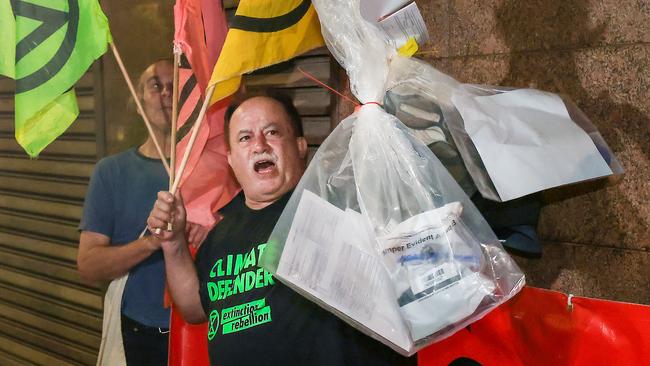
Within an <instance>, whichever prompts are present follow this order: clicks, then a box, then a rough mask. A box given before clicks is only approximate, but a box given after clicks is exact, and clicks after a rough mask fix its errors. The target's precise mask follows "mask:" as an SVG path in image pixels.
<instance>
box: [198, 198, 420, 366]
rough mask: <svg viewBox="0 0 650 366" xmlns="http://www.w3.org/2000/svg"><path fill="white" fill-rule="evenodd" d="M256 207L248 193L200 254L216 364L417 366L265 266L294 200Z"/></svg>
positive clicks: (225, 213)
mask: <svg viewBox="0 0 650 366" xmlns="http://www.w3.org/2000/svg"><path fill="white" fill-rule="evenodd" d="M289 196H290V193H287V194H286V195H285V196H283V197H282V198H281V199H280V200H278V201H276V202H274V203H273V204H271V205H269V206H267V207H265V208H263V209H261V210H252V209H250V208H248V207H247V206H246V205H245V203H244V197H243V194H240V195H239V196H237V197H235V199H233V201H232V202H230V203H229V204H228V205H227V206H226V207H224V208H223V209H222V210H221V213H222V215H223V220H222V221H221V222H220V223H219V224H218V225H217V226H216V227H215V228H214V229H213V230H212V232H210V234H209V235H208V237H207V239H206V241H205V242H204V243H203V245H202V246H201V249H200V250H199V253H198V255H197V260H196V266H197V271H198V276H199V282H200V290H199V292H200V295H201V302H202V304H203V308H204V310H205V313H206V314H207V316H208V324H209V328H208V349H209V353H210V362H211V363H212V364H213V365H238V366H244V365H257V366H259V365H310V366H312V365H328V366H331V365H415V364H416V357H411V358H405V357H403V356H401V355H399V354H398V353H396V352H394V351H393V350H391V349H390V348H388V347H386V346H384V345H383V344H381V343H379V342H378V341H376V340H374V339H372V338H370V337H368V336H366V335H363V334H362V333H360V332H359V331H357V330H356V329H354V328H352V327H351V326H349V325H347V324H346V323H344V322H343V321H341V320H340V319H338V318H337V317H335V316H334V315H332V314H330V313H329V312H327V311H325V310H323V309H322V308H320V307H319V306H318V305H316V304H314V303H312V302H310V301H309V300H307V299H305V298H303V297H302V296H300V295H298V294H297V293H295V292H294V291H293V290H291V289H290V288H288V287H286V286H284V285H283V284H282V283H280V282H279V281H276V280H275V279H274V278H273V277H272V276H271V275H270V274H269V273H268V272H267V271H266V270H264V269H262V268H260V267H258V266H257V262H258V260H259V258H260V255H261V254H262V253H263V252H264V249H265V247H266V242H267V240H268V238H269V235H270V234H271V231H272V230H273V227H274V226H275V223H276V222H277V220H278V218H279V217H280V214H281V213H282V210H283V209H284V206H285V205H286V203H287V201H288V199H289Z"/></svg>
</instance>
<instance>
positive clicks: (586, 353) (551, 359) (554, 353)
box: [418, 287, 650, 366]
mask: <svg viewBox="0 0 650 366" xmlns="http://www.w3.org/2000/svg"><path fill="white" fill-rule="evenodd" d="M418 360H419V365H420V366H442V365H444V366H448V365H474V366H478V365H485V366H491V365H511V366H524V365H525V366H537V365H539V366H546V365H554V366H569V365H570V366H575V365H590V366H597V365H643V364H647V362H648V360H650V306H644V305H637V304H628V303H622V302H614V301H605V300H597V299H589V298H585V297H572V298H571V299H570V300H569V297H568V296H567V295H565V294H563V293H559V292H555V291H549V290H542V289H537V288H533V287H525V288H524V289H523V290H522V291H521V292H520V293H519V294H518V295H517V296H516V297H514V298H513V299H512V300H510V301H509V302H507V303H505V304H504V305H502V306H500V307H498V308H497V309H495V310H494V311H492V312H491V313H489V314H488V315H486V316H485V318H483V319H481V320H479V321H477V322H476V323H474V324H472V325H470V326H469V327H467V328H465V329H464V330H461V331H460V332H458V333H456V334H454V335H453V336H451V337H449V338H447V339H445V340H442V341H440V342H438V343H435V344H433V345H431V346H429V347H427V348H425V349H423V350H422V351H420V352H419V353H418Z"/></svg>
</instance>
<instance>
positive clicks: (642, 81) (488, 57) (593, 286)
mask: <svg viewBox="0 0 650 366" xmlns="http://www.w3.org/2000/svg"><path fill="white" fill-rule="evenodd" d="M417 3H418V5H419V7H420V9H421V11H422V13H423V16H424V18H425V21H426V23H427V26H428V28H429V32H430V36H431V38H432V41H431V42H430V43H429V44H426V45H424V47H422V49H421V52H420V53H419V54H418V57H420V58H423V59H425V60H427V61H429V62H431V63H432V64H433V65H434V66H436V67H437V68H439V69H441V70H443V71H444V72H446V73H448V74H450V75H452V76H454V77H455V78H457V79H458V80H460V81H463V82H468V83H480V84H493V85H508V86H515V87H535V88H539V89H542V90H548V91H553V92H561V93H565V94H567V95H569V96H570V97H571V98H573V100H574V101H575V102H576V103H577V104H578V105H579V106H580V107H581V108H582V109H583V111H584V112H585V113H586V114H587V115H588V116H589V117H590V118H591V119H592V121H593V122H594V124H595V125H596V126H597V127H598V129H599V130H600V132H601V133H602V135H603V137H604V138H605V140H606V141H607V142H608V144H609V145H610V147H611V148H612V149H613V150H614V152H615V154H616V156H617V157H618V159H619V160H620V161H621V163H622V165H623V167H624V168H625V170H626V173H625V175H624V176H623V177H621V178H620V179H610V180H601V181H598V182H594V183H589V184H579V185H574V186H571V187H568V188H563V189H556V190H553V191H550V192H546V193H545V195H544V197H545V200H546V201H547V205H546V206H545V208H544V209H543V211H542V217H541V220H540V226H539V231H540V235H541V238H542V239H543V240H544V241H545V243H544V244H545V245H544V255H543V257H542V258H541V259H537V260H528V259H523V258H517V261H518V262H519V263H520V264H521V266H522V268H523V269H524V270H525V272H526V274H527V276H528V281H529V284H531V285H533V286H539V287H545V288H551V289H556V290H560V291H564V292H567V293H573V294H575V295H582V296H591V297H597V298H605V299H612V300H620V301H629V302H637V303H644V304H650V203H649V202H650V154H649V151H650V57H649V56H650V2H649V1H646V0H636V1H635V0H599V1H596V0H545V1H541V0H519V1H507V0H418V1H417Z"/></svg>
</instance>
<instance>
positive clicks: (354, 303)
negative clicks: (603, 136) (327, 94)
mask: <svg viewBox="0 0 650 366" xmlns="http://www.w3.org/2000/svg"><path fill="white" fill-rule="evenodd" d="M313 4H314V6H315V7H316V10H317V12H318V14H319V18H320V20H321V25H322V27H323V36H324V38H325V40H326V42H327V45H328V47H329V49H330V51H331V52H332V54H333V55H334V56H335V57H336V59H337V60H338V61H339V63H341V65H342V66H343V67H345V68H346V70H347V71H348V74H349V76H350V81H351V89H352V91H353V93H354V94H355V96H357V98H358V99H359V100H360V101H361V102H363V103H368V102H377V101H383V99H384V94H385V92H386V90H387V80H388V73H389V63H390V61H391V59H395V57H396V56H395V54H394V52H393V51H392V50H391V48H390V47H389V46H388V42H387V40H386V39H384V38H383V37H384V36H383V35H382V33H381V32H379V31H377V29H375V28H374V27H373V26H372V25H370V24H369V23H366V22H365V21H364V20H363V19H362V18H361V16H360V14H359V2H358V0H352V1H350V0H335V1H332V0H314V1H313ZM406 67H410V66H406ZM260 264H261V265H262V266H263V267H264V268H266V269H267V270H269V271H270V272H272V273H273V274H274V276H275V277H276V278H278V279H279V280H281V281H282V282H283V283H285V284H287V285H288V286H290V287H292V288H293V289H294V290H296V291H297V292H299V293H300V294H302V295H303V296H305V297H307V298H309V299H310V300H312V301H314V302H316V303H318V304H319V305H321V306H323V307H324V308H325V309H327V310H329V311H331V312H332V313H334V314H336V315H337V316H339V317H340V318H341V319H343V320H345V321H347V322H348V323H350V324H351V325H353V326H355V327H356V328H358V329H359V330H361V331H362V332H364V333H366V334H368V335H370V336H372V337H375V338H376V339H378V340H380V341H382V342H384V343H385V344H387V345H389V346H390V347H392V348H393V349H395V350H396V351H398V352H400V353H402V354H405V355H410V354H413V353H414V352H416V351H417V350H418V349H420V348H421V347H423V346H425V345H427V344H429V343H431V342H434V341H436V340H440V339H442V338H445V337H448V336H450V335H451V334H453V333H454V332H456V331H458V330H460V329H462V328H463V327H465V326H466V325H468V324H470V323H472V322H474V321H476V320H478V319H480V318H481V317H482V316H484V315H485V314H486V313H487V312H489V311H490V310H491V309H493V308H494V307H496V306H498V305H499V304H501V303H503V302H504V301H506V300H507V299H509V298H510V297H512V296H513V295H514V294H516V293H517V292H518V291H519V290H520V289H521V288H522V286H523V285H524V275H523V273H522V272H521V271H520V270H519V268H518V267H517V265H516V264H515V263H514V261H513V260H512V259H511V258H510V257H509V256H508V255H507V253H506V252H505V251H504V250H503V248H502V247H501V245H500V243H499V241H498V240H497V238H496V236H495V235H494V233H493V232H492V230H491V229H490V227H489V226H488V224H487V223H486V222H485V220H484V219H483V217H482V216H481V215H480V213H479V212H478V210H477V209H476V207H475V206H474V205H473V204H472V202H471V201H470V200H469V198H468V197H467V195H466V194H465V193H464V192H463V190H462V189H461V188H460V187H459V185H458V184H457V183H456V181H455V180H454V178H453V177H452V176H451V175H450V174H449V173H448V171H447V170H446V169H445V167H444V166H443V165H442V164H441V163H440V161H439V160H438V159H437V158H436V156H435V155H434V154H433V153H432V151H431V150H430V149H429V148H428V147H427V146H426V145H424V144H423V143H422V142H421V141H420V140H419V139H418V138H416V137H415V136H414V135H413V134H412V132H411V130H410V129H409V128H407V127H406V126H405V125H404V124H403V123H402V122H400V121H399V120H398V119H397V118H396V117H395V116H393V115H391V114H389V113H386V111H384V110H383V109H382V108H381V107H380V106H378V105H376V104H365V105H364V106H363V107H361V108H359V109H358V110H357V111H355V113H353V114H352V115H351V116H349V117H347V118H346V119H345V120H343V121H342V122H341V123H340V124H339V125H338V126H337V128H336V129H335V130H334V131H333V132H332V133H331V134H330V136H329V137H328V138H327V139H326V140H325V141H324V142H323V144H322V145H321V147H320V148H319V150H318V151H317V152H316V154H315V156H314V158H313V159H312V161H311V163H310V165H309V167H308V168H307V170H306V172H305V174H304V175H303V177H302V179H301V181H300V183H299V184H298V186H297V187H296V188H295V190H294V192H293V194H292V196H291V198H290V200H289V202H288V203H287V205H286V207H285V210H284V211H283V213H282V215H281V217H280V219H279V220H278V222H277V224H276V226H275V228H274V230H273V233H272V234H271V237H270V238H269V242H268V244H267V246H266V249H265V251H264V254H263V255H262V258H261V261H260Z"/></svg>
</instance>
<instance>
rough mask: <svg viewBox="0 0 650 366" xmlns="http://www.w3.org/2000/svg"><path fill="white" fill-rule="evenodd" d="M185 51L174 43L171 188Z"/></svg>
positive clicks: (170, 161)
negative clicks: (180, 83)
mask: <svg viewBox="0 0 650 366" xmlns="http://www.w3.org/2000/svg"><path fill="white" fill-rule="evenodd" d="M182 52H183V51H182V50H181V49H180V47H178V45H177V44H174V86H173V88H172V90H173V93H172V126H171V136H170V139H171V143H170V146H171V151H170V153H169V189H170V190H171V189H172V187H173V186H174V180H175V179H176V175H175V172H176V125H177V124H178V68H179V66H180V63H181V53H182ZM171 229H172V223H171V222H168V223H167V230H168V231H171Z"/></svg>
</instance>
